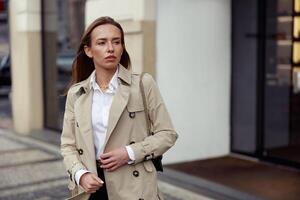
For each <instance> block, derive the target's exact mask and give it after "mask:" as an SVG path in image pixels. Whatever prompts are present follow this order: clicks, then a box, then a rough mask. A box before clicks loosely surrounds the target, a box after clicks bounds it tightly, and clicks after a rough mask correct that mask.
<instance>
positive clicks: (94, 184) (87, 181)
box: [79, 172, 104, 193]
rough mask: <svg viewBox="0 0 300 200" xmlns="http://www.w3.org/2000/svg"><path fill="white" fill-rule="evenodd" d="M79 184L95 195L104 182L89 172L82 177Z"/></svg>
mask: <svg viewBox="0 0 300 200" xmlns="http://www.w3.org/2000/svg"><path fill="white" fill-rule="evenodd" d="M79 184H80V185H81V187H83V189H84V190H85V191H86V192H87V193H95V192H96V191H97V190H98V189H99V188H100V187H102V185H103V184H104V182H103V181H102V180H101V179H100V178H99V177H98V176H97V175H96V174H94V173H91V172H87V173H85V174H83V175H82V176H81V177H80V180H79Z"/></svg>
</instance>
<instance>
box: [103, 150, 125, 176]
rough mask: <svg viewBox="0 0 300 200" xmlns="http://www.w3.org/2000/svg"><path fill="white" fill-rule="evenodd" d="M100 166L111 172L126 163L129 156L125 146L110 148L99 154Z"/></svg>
mask: <svg viewBox="0 0 300 200" xmlns="http://www.w3.org/2000/svg"><path fill="white" fill-rule="evenodd" d="M100 161H101V164H102V165H101V166H100V167H101V168H103V169H105V170H106V171H108V172H112V171H114V170H116V169H118V168H119V167H121V166H123V165H125V164H127V162H128V161H129V156H128V153H127V150H126V148H125V147H123V148H118V149H115V150H112V151H110V152H107V153H104V154H102V155H101V156H100Z"/></svg>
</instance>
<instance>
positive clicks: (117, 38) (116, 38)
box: [96, 37, 121, 41]
mask: <svg viewBox="0 0 300 200" xmlns="http://www.w3.org/2000/svg"><path fill="white" fill-rule="evenodd" d="M98 40H105V41H106V40H108V38H97V39H96V41H98ZM112 40H121V38H120V37H114V38H112Z"/></svg>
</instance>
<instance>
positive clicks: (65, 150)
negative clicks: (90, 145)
mask: <svg viewBox="0 0 300 200" xmlns="http://www.w3.org/2000/svg"><path fill="white" fill-rule="evenodd" d="M70 90H71V89H70ZM70 90H69V92H68V95H67V100H66V106H65V114H64V122H63V130H62V134H61V154H62V156H63V161H64V165H65V167H66V169H67V172H68V174H69V177H70V180H71V181H72V182H73V183H74V185H75V184H76V181H75V173H76V172H77V171H78V170H80V169H86V167H84V165H83V164H82V162H81V161H80V159H79V154H78V151H77V148H76V139H75V115H74V102H75V101H74V97H75V94H72V93H71V92H70Z"/></svg>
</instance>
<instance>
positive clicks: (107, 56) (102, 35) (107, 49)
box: [84, 24, 123, 70]
mask: <svg viewBox="0 0 300 200" xmlns="http://www.w3.org/2000/svg"><path fill="white" fill-rule="evenodd" d="M84 51H85V53H86V55H87V56H88V57H90V58H92V59H93V62H94V65H95V68H96V69H97V68H104V69H106V70H111V69H114V68H116V66H117V64H118V63H119V62H120V59H121V56H122V53H123V45H122V43H121V31H120V29H118V28H117V27H116V26H114V25H111V24H104V25H100V26H97V27H96V28H94V30H93V31H92V33H91V43H90V46H85V47H84Z"/></svg>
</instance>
